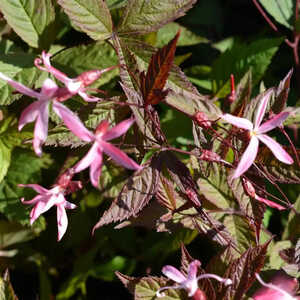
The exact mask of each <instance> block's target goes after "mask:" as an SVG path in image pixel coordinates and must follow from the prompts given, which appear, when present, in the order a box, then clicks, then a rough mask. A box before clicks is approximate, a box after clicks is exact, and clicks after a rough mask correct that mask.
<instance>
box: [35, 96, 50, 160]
mask: <svg viewBox="0 0 300 300" xmlns="http://www.w3.org/2000/svg"><path fill="white" fill-rule="evenodd" d="M48 105H49V101H44V102H43V103H41V105H40V107H39V113H38V116H37V119H36V122H35V126H34V137H33V149H34V151H35V153H36V154H37V155H38V156H41V155H42V148H41V146H42V144H43V143H44V142H45V140H46V139H47V135H48V118H49V111H48Z"/></svg>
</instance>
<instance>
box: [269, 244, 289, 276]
mask: <svg viewBox="0 0 300 300" xmlns="http://www.w3.org/2000/svg"><path fill="white" fill-rule="evenodd" d="M291 246H292V243H291V241H278V242H276V243H274V244H271V245H270V247H269V249H268V254H269V257H268V259H267V262H266V267H267V268H268V269H271V270H280V269H281V268H282V267H283V266H284V265H285V262H284V261H283V259H282V258H281V257H280V251H282V250H284V249H288V248H290V247H291Z"/></svg>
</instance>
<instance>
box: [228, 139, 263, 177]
mask: <svg viewBox="0 0 300 300" xmlns="http://www.w3.org/2000/svg"><path fill="white" fill-rule="evenodd" d="M257 151H258V139H257V138H256V137H255V136H252V138H251V140H250V143H249V145H248V147H247V149H246V150H245V152H244V154H243V155H242V158H241V160H240V162H239V164H238V166H237V168H236V170H235V172H234V175H233V177H232V178H233V179H235V178H238V177H240V176H241V175H242V174H243V173H245V172H246V171H247V170H248V169H249V168H250V166H251V165H252V164H253V162H254V160H255V157H256V155H257Z"/></svg>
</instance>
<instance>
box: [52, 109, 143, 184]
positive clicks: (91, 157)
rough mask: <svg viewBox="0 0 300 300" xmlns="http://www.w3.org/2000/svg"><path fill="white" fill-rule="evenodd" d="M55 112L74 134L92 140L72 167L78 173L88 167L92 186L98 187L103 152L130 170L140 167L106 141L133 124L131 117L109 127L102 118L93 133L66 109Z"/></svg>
mask: <svg viewBox="0 0 300 300" xmlns="http://www.w3.org/2000/svg"><path fill="white" fill-rule="evenodd" d="M59 105H61V104H59ZM56 113H57V114H58V115H59V116H60V117H61V118H62V119H63V120H64V123H65V125H66V126H67V127H68V128H69V129H70V130H71V131H72V132H73V133H74V134H75V135H76V136H78V137H79V138H80V139H82V140H83V141H85V142H94V144H93V145H92V147H91V149H90V150H89V151H88V153H87V154H86V155H85V157H84V158H83V159H82V160H81V161H80V162H78V163H77V164H76V165H75V166H74V168H73V170H74V172H75V173H78V172H80V171H82V170H84V169H86V168H88V167H90V179H91V183H92V185H93V186H94V187H96V188H97V187H98V183H99V177H100V175H101V168H102V154H103V152H104V153H106V154H107V155H109V156H110V157H111V158H112V159H113V160H114V161H115V162H117V163H118V164H120V165H122V166H124V167H125V168H128V169H131V170H139V169H141V168H142V167H141V166H139V165H138V164H137V163H136V162H134V161H133V160H132V159H131V158H129V157H128V156H127V155H126V154H125V153H124V152H123V151H121V150H120V149H118V148H117V147H115V146H114V145H112V144H110V143H107V141H109V140H112V139H115V138H117V137H119V136H121V135H122V134H124V133H125V132H126V131H127V130H128V129H129V128H130V126H131V125H132V124H133V122H134V119H133V118H131V119H127V120H125V121H123V122H121V123H119V124H118V125H116V126H115V127H112V128H110V129H109V128H108V127H109V123H108V121H106V120H104V121H102V122H101V123H100V124H99V125H98V127H97V128H96V131H95V133H92V132H90V131H89V130H88V129H86V127H85V126H84V125H83V124H82V122H81V121H80V120H79V118H78V117H77V116H75V115H72V116H71V115H70V114H68V112H67V111H64V109H63V108H62V107H61V108H60V110H59V111H56Z"/></svg>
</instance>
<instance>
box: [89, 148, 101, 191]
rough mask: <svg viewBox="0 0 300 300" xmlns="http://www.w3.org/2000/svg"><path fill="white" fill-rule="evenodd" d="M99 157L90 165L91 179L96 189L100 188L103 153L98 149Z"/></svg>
mask: <svg viewBox="0 0 300 300" xmlns="http://www.w3.org/2000/svg"><path fill="white" fill-rule="evenodd" d="M97 152H98V155H96V156H95V158H94V161H93V163H92V164H91V165H90V179H91V183H92V185H93V186H94V187H95V188H98V186H99V177H100V175H101V168H102V152H101V150H100V149H99V148H97Z"/></svg>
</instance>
